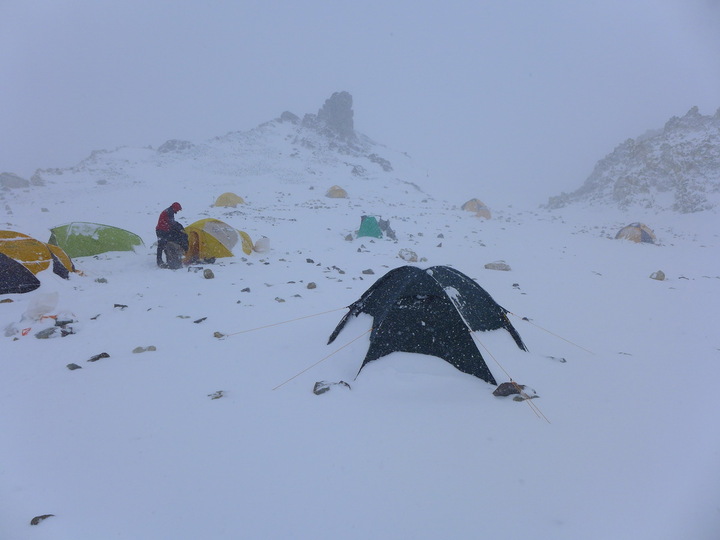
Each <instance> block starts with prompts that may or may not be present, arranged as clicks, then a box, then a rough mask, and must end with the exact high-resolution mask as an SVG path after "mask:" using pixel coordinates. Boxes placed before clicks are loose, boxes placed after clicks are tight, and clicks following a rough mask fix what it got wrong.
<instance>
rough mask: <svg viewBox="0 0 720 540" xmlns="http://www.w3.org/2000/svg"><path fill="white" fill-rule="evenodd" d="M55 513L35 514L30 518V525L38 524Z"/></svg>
mask: <svg viewBox="0 0 720 540" xmlns="http://www.w3.org/2000/svg"><path fill="white" fill-rule="evenodd" d="M54 515H55V514H43V515H42V516H35V517H34V518H32V519H31V520H30V525H38V524H39V523H40V522H41V521H43V520H45V519H47V518H49V517H53V516H54Z"/></svg>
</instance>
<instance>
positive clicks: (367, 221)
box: [357, 216, 383, 238]
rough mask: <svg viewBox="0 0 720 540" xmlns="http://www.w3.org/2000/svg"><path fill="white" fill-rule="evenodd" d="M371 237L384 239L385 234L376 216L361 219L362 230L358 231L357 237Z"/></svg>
mask: <svg viewBox="0 0 720 540" xmlns="http://www.w3.org/2000/svg"><path fill="white" fill-rule="evenodd" d="M362 236H370V237H372V238H382V237H383V233H382V230H381V229H380V224H379V223H378V221H377V218H375V217H374V216H362V217H361V218H360V228H359V229H358V231H357V237H358V238H360V237H362Z"/></svg>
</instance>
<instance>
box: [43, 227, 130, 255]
mask: <svg viewBox="0 0 720 540" xmlns="http://www.w3.org/2000/svg"><path fill="white" fill-rule="evenodd" d="M50 231H51V233H52V234H51V235H50V240H48V244H52V245H54V246H60V247H61V248H62V249H63V250H64V251H65V253H67V254H68V255H69V256H70V257H88V256H90V255H97V254H99V253H105V252H108V251H134V250H135V247H136V246H142V245H143V241H142V238H140V237H139V236H138V235H137V234H135V233H131V232H130V231H126V230H125V229H119V228H117V227H112V226H110V225H101V224H100V223H86V222H83V221H73V222H72V223H68V224H66V225H60V226H59V227H55V228H54V229H50ZM71 254H72V255H71Z"/></svg>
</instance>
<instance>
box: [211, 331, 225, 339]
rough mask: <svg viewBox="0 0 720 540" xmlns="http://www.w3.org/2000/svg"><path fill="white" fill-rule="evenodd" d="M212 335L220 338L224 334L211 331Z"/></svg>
mask: <svg viewBox="0 0 720 540" xmlns="http://www.w3.org/2000/svg"><path fill="white" fill-rule="evenodd" d="M213 337H215V338H217V339H222V338H224V337H225V334H223V333H222V332H213Z"/></svg>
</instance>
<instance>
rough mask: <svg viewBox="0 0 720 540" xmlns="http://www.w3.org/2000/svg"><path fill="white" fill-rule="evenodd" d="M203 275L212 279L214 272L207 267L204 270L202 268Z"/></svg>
mask: <svg viewBox="0 0 720 540" xmlns="http://www.w3.org/2000/svg"><path fill="white" fill-rule="evenodd" d="M203 277H204V278H205V279H213V278H214V277H215V274H214V273H213V271H212V270H210V269H209V268H206V269H205V270H203Z"/></svg>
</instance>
